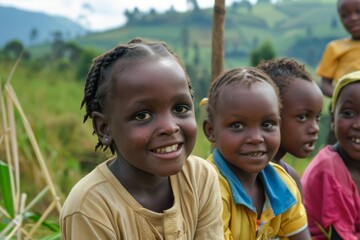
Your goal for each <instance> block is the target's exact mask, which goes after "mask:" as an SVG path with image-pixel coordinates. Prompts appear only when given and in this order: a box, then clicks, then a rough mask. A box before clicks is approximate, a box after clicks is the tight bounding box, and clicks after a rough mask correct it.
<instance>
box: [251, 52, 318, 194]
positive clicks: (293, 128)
mask: <svg viewBox="0 0 360 240" xmlns="http://www.w3.org/2000/svg"><path fill="white" fill-rule="evenodd" d="M257 67H258V68H260V69H261V70H263V71H264V72H265V73H267V74H268V75H269V76H270V77H271V79H272V80H273V81H274V82H275V84H276V86H277V87H278V88H279V92H280V98H281V102H282V109H281V113H280V115H281V124H280V132H281V144H280V148H279V150H278V151H277V153H276V155H275V157H274V159H273V161H274V162H276V163H278V164H280V165H281V166H283V167H284V168H285V170H286V171H287V172H288V173H289V174H290V176H291V177H292V178H293V179H294V180H295V182H296V184H297V186H298V188H299V190H300V192H302V190H301V189H302V188H301V182H300V176H299V174H298V173H297V172H296V170H295V169H294V168H293V167H291V166H290V165H288V164H287V163H285V162H284V161H283V160H282V158H283V157H284V156H285V154H286V153H290V154H292V155H294V156H295V157H297V158H305V157H308V156H309V154H310V153H311V152H312V151H313V150H314V148H315V142H316V140H317V138H318V133H319V119H320V114H321V109H322V104H323V95H322V93H321V90H320V88H319V87H318V85H317V84H316V82H315V81H313V79H312V77H311V76H310V74H309V73H308V72H307V71H306V70H305V66H304V65H300V64H299V63H297V62H296V61H295V60H292V59H288V58H281V59H272V60H267V61H262V62H261V63H260V64H259V65H258V66H257Z"/></svg>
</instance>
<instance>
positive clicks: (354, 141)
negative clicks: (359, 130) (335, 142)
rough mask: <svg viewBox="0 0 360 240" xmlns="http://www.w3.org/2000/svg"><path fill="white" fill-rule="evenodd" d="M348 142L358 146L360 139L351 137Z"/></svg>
mask: <svg viewBox="0 0 360 240" xmlns="http://www.w3.org/2000/svg"><path fill="white" fill-rule="evenodd" d="M350 140H351V141H352V142H353V143H356V144H359V143H360V137H352V138H350Z"/></svg>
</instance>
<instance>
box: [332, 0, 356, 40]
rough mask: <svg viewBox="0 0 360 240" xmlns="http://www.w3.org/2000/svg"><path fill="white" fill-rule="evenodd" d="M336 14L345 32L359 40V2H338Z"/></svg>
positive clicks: (348, 0) (341, 0)
mask: <svg viewBox="0 0 360 240" xmlns="http://www.w3.org/2000/svg"><path fill="white" fill-rule="evenodd" d="M337 7H338V14H339V17H340V20H341V23H342V24H343V26H344V28H345V29H346V31H348V32H349V33H350V35H351V36H352V38H353V39H355V40H360V0H338V4H337Z"/></svg>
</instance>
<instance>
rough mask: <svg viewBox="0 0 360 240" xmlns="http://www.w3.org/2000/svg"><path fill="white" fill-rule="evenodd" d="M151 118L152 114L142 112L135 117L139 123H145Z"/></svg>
mask: <svg viewBox="0 0 360 240" xmlns="http://www.w3.org/2000/svg"><path fill="white" fill-rule="evenodd" d="M150 118H151V114H150V113H148V112H141V113H138V114H136V115H135V117H134V119H135V120H137V121H144V120H148V119H150Z"/></svg>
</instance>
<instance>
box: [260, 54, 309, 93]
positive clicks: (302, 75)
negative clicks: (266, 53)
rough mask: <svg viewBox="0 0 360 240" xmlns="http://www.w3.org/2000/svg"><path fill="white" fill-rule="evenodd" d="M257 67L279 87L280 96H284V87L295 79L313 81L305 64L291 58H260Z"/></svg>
mask: <svg viewBox="0 0 360 240" xmlns="http://www.w3.org/2000/svg"><path fill="white" fill-rule="evenodd" d="M257 68H259V69H261V70H262V71H264V72H265V73H266V74H267V75H269V76H270V77H271V79H272V80H273V81H274V82H275V84H276V86H277V87H278V88H279V91H280V96H284V94H285V91H286V88H287V87H288V86H289V85H290V84H291V83H292V82H293V81H295V80H296V79H302V80H304V81H309V82H313V81H314V80H313V79H312V77H311V75H310V73H308V72H307V71H306V70H305V65H302V64H299V63H297V62H296V61H295V60H293V59H289V58H278V59H271V60H266V61H265V60H262V61H261V62H260V63H259V65H257Z"/></svg>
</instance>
